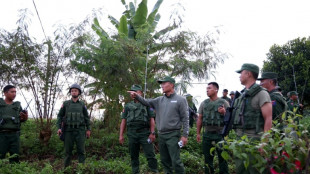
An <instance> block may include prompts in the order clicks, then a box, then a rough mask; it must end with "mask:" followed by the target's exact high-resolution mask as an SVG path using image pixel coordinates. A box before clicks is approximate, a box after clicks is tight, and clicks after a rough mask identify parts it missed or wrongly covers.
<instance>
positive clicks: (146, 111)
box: [122, 101, 158, 173]
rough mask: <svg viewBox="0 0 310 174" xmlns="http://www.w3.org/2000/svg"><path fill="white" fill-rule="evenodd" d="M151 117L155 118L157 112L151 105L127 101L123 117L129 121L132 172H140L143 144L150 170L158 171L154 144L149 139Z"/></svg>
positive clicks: (128, 131)
mask: <svg viewBox="0 0 310 174" xmlns="http://www.w3.org/2000/svg"><path fill="white" fill-rule="evenodd" d="M151 117H152V118H155V114H154V112H153V111H152V110H151V109H150V108H149V107H146V106H144V105H142V104H141V103H139V102H134V101H132V102H130V103H127V104H126V105H125V109H124V111H123V113H122V119H126V123H127V136H128V139H129V152H130V157H131V167H132V173H139V152H140V145H142V148H143V151H144V154H145V157H146V159H147V161H148V165H149V168H150V170H151V171H153V172H158V170H157V160H156V158H155V153H154V147H153V144H152V143H148V141H147V139H148V137H149V135H150V133H151V132H150V125H149V122H150V118H151Z"/></svg>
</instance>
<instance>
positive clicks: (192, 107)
mask: <svg viewBox="0 0 310 174" xmlns="http://www.w3.org/2000/svg"><path fill="white" fill-rule="evenodd" d="M185 97H186V100H187V103H188V107H189V108H188V109H189V127H193V126H194V121H195V118H194V117H195V114H196V113H197V108H196V105H195V104H194V102H193V100H192V99H193V96H192V95H190V94H187V95H186V96H185ZM196 117H197V116H196Z"/></svg>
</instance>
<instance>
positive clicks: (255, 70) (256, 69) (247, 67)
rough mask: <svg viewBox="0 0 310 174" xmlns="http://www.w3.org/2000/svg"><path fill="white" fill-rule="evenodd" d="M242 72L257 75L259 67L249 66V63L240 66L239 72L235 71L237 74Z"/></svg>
mask: <svg viewBox="0 0 310 174" xmlns="http://www.w3.org/2000/svg"><path fill="white" fill-rule="evenodd" d="M243 70H248V71H251V72H254V73H257V74H259V67H258V66H257V65H254V64H251V63H245V64H243V65H242V66H241V69H240V70H237V71H236V72H237V73H241V72H242V71H243Z"/></svg>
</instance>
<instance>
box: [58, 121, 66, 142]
mask: <svg viewBox="0 0 310 174" xmlns="http://www.w3.org/2000/svg"><path fill="white" fill-rule="evenodd" d="M63 120H64V119H63ZM59 139H60V140H61V141H65V123H64V121H62V122H61V134H60V135H59Z"/></svg>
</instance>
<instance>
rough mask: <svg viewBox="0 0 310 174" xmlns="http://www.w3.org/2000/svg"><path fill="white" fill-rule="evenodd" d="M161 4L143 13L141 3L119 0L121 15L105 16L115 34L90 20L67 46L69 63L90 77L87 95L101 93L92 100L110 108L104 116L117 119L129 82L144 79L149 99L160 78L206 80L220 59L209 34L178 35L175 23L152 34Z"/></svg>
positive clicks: (145, 0)
mask: <svg viewBox="0 0 310 174" xmlns="http://www.w3.org/2000/svg"><path fill="white" fill-rule="evenodd" d="M161 3H162V0H158V1H157V3H156V4H155V6H154V7H153V10H152V11H151V12H150V13H148V7H147V0H142V1H141V2H140V3H139V4H138V5H137V6H135V4H134V3H133V2H130V3H129V4H126V2H125V1H122V4H123V5H124V6H125V11H124V12H123V15H122V16H121V18H120V20H117V19H115V18H114V17H112V16H109V19H110V21H111V23H112V24H113V25H114V26H115V29H116V30H117V31H118V32H117V34H109V33H108V32H106V31H105V30H104V29H103V27H102V26H101V25H100V23H99V21H98V19H97V18H94V20H93V25H92V29H93V31H94V32H93V33H83V34H81V35H80V36H79V37H78V38H76V39H75V43H74V44H73V45H72V50H73V53H74V55H75V56H76V58H75V60H73V61H72V65H73V66H74V67H76V68H77V70H78V71H81V72H84V73H86V74H87V75H89V76H91V77H92V78H93V79H94V80H93V81H92V82H88V86H89V87H91V92H94V93H97V94H100V95H102V98H101V99H99V100H98V101H97V102H101V103H102V107H103V108H106V109H107V108H109V109H111V108H112V109H111V110H113V108H115V110H114V111H115V112H113V113H110V114H111V115H113V116H117V117H119V113H120V109H121V107H122V106H121V105H120V103H121V102H122V101H123V99H124V97H125V98H126V96H128V94H127V93H126V91H127V90H128V89H129V88H130V86H131V85H132V84H143V83H144V79H145V75H146V80H147V94H148V97H154V96H156V93H157V92H158V91H157V90H158V89H159V85H158V84H157V82H156V79H158V78H161V77H163V76H164V75H171V76H173V77H177V78H180V79H182V81H183V82H185V83H190V81H191V79H192V78H197V79H206V78H208V77H209V75H210V74H212V70H214V69H215V68H216V67H217V65H218V63H221V62H223V61H224V59H225V58H226V55H225V54H223V53H221V52H219V51H218V50H217V49H216V47H215V44H216V40H215V39H214V38H213V37H212V35H211V34H210V35H205V36H199V35H198V34H197V33H194V32H191V31H183V30H181V28H180V23H178V22H177V21H172V23H171V24H170V25H168V26H166V27H165V28H164V29H161V30H159V31H158V30H157V28H156V27H157V24H158V22H159V19H160V14H159V13H158V9H159V8H160V5H161ZM146 66H147V69H146ZM111 102H113V103H114V104H113V107H111V106H110V105H111ZM108 105H109V107H107V106H108ZM106 112H108V111H106ZM105 114H106V115H105V119H106V118H107V115H108V114H107V113H105Z"/></svg>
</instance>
